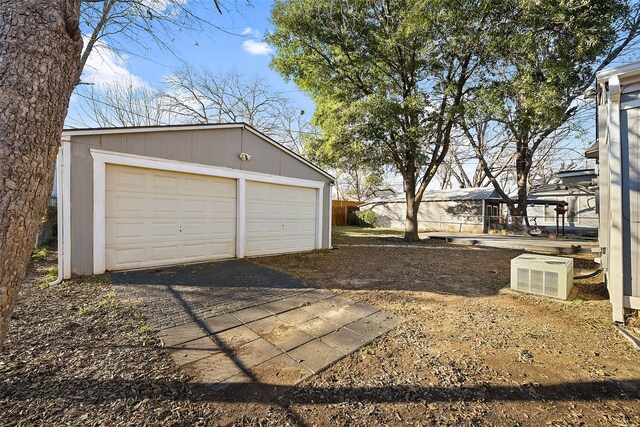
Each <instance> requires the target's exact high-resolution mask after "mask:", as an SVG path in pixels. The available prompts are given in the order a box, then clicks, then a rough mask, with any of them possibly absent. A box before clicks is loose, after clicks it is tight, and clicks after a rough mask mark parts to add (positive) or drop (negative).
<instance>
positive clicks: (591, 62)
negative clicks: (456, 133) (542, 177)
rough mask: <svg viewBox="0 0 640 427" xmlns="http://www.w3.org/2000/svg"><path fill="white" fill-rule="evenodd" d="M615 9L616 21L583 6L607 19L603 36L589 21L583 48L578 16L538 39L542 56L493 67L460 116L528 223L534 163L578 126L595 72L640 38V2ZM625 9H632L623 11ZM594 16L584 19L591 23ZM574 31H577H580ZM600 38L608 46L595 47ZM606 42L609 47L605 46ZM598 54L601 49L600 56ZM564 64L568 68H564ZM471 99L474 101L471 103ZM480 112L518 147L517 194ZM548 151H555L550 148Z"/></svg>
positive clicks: (517, 214) (483, 161)
mask: <svg viewBox="0 0 640 427" xmlns="http://www.w3.org/2000/svg"><path fill="white" fill-rule="evenodd" d="M603 4H604V3H603ZM611 5H612V4H611ZM611 5H609V6H611ZM619 8H622V9H619ZM614 9H617V10H618V12H616V13H614V15H615V16H617V19H616V20H615V22H608V21H602V20H601V18H599V17H589V14H590V13H591V9H582V12H584V11H588V12H587V14H586V15H584V17H585V18H586V17H589V19H594V18H595V20H594V21H591V22H592V24H593V22H597V23H602V24H604V27H603V28H601V29H600V32H599V37H598V38H597V39H593V38H592V37H591V35H590V32H591V31H592V30H591V29H588V27H589V26H587V27H585V28H584V29H587V32H585V33H584V34H583V37H584V38H583V49H578V48H577V47H576V45H575V43H576V40H578V39H579V37H576V35H577V34H580V31H582V30H581V29H580V27H579V26H578V25H576V23H575V22H574V23H567V24H569V25H566V26H565V27H564V29H562V25H558V26H557V28H554V29H552V31H551V32H550V37H546V38H545V37H543V38H537V39H536V41H535V43H533V45H535V46H537V47H536V55H532V56H530V57H528V58H527V57H526V56H523V57H521V58H520V61H519V62H517V63H515V64H511V65H506V66H504V67H502V68H500V67H493V68H492V69H491V70H488V71H487V74H486V75H485V78H487V77H488V78H489V79H490V77H489V75H491V74H492V75H493V76H494V79H495V81H494V82H493V83H491V84H490V85H487V86H486V89H487V91H482V90H481V91H478V92H476V94H475V95H476V97H475V99H473V100H470V101H469V105H468V106H467V109H466V112H465V114H464V116H463V117H462V118H461V120H460V121H459V125H460V127H461V128H462V129H463V131H464V133H465V135H467V138H468V140H469V142H470V144H471V146H472V147H473V149H474V152H475V154H476V157H477V159H478V161H479V163H480V165H481V167H482V169H483V171H484V173H485V175H486V176H487V178H488V180H489V181H490V182H491V184H492V185H493V186H494V188H495V189H496V191H497V192H498V193H499V194H500V196H501V198H502V199H503V201H504V202H505V204H506V205H507V207H508V208H509V211H510V213H511V215H512V216H513V217H514V218H524V220H525V222H526V223H527V225H528V218H527V196H528V192H529V182H530V174H531V173H532V170H533V168H534V167H535V166H536V164H538V166H540V164H542V165H544V159H545V158H547V156H548V153H550V152H552V151H553V150H554V147H555V145H556V144H557V143H558V142H559V141H562V140H563V138H562V134H563V132H564V127H566V126H567V124H569V127H570V125H571V121H572V119H573V118H574V117H575V116H576V115H577V114H578V113H579V112H580V111H581V107H583V106H584V102H583V101H584V94H585V91H586V90H587V89H588V88H589V87H590V86H591V85H592V84H593V81H594V80H595V74H596V73H597V72H598V71H599V70H602V69H603V68H604V67H607V66H608V65H610V64H611V63H612V62H613V61H615V60H616V59H618V58H619V57H621V56H622V55H624V54H625V53H626V52H628V51H629V49H630V48H631V47H633V46H634V45H636V44H637V43H638V39H639V36H640V2H638V1H637V0H628V1H625V2H620V3H619V4H618V5H615V6H614ZM541 10H542V9H541ZM620 10H624V11H625V13H620ZM582 12H581V13H582ZM536 13H537V12H536ZM589 19H586V20H585V21H584V22H589ZM545 29H548V26H547V24H546V22H545V23H543V24H542V27H540V30H541V31H540V32H539V34H538V31H535V32H532V33H531V34H525V35H524V36H523V37H524V38H525V39H526V38H527V37H532V38H536V37H538V36H539V35H542V33H543V30H545ZM605 30H606V31H605ZM574 31H577V33H576V34H574V35H572V34H571V33H572V32H574ZM598 43H600V44H602V46H601V47H600V48H599V49H594V48H596V47H597V46H598ZM604 47H608V49H606V50H600V49H602V48H604ZM514 49H515V47H514ZM590 49H594V50H593V51H592V52H591V54H588V55H584V53H585V52H589V50H590ZM552 52H555V53H553V54H552ZM596 53H598V55H596V56H594V54H596ZM562 62H564V65H562ZM558 70H562V71H561V73H560V74H558V75H556V73H558ZM474 103H475V104H476V105H473V104H474ZM471 105H473V107H472V108H469V106H471ZM478 105H479V106H478ZM477 114H480V116H481V117H487V115H488V120H490V121H493V122H495V123H498V125H499V126H500V127H501V128H502V129H504V131H505V132H506V135H507V137H508V139H509V141H510V143H509V144H510V147H511V149H513V150H514V152H515V158H514V161H513V175H514V178H515V182H516V188H517V196H516V200H515V201H514V200H513V199H512V198H511V197H509V195H508V193H507V192H506V191H505V190H504V188H503V187H502V186H501V185H500V182H499V180H498V179H497V177H496V175H495V173H494V172H495V171H494V170H492V167H491V162H490V159H488V158H487V157H486V153H485V152H484V151H483V149H482V146H481V143H480V137H479V135H480V134H479V133H477V132H476V133H475V134H474V132H473V119H471V120H470V118H473V117H475V116H476V115H477ZM545 150H548V151H547V153H546V154H545ZM541 159H542V160H541ZM541 161H542V162H543V163H540V162H541ZM516 225H518V224H516Z"/></svg>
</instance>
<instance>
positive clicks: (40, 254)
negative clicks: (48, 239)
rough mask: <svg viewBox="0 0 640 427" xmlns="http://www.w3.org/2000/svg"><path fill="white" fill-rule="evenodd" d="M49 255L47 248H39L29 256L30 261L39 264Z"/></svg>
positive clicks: (49, 251)
mask: <svg viewBox="0 0 640 427" xmlns="http://www.w3.org/2000/svg"><path fill="white" fill-rule="evenodd" d="M50 253H51V248H50V247H49V246H40V247H39V248H36V249H35V250H34V251H33V253H32V254H31V260H32V261H33V262H40V261H42V260H43V259H45V258H46V257H48V256H49V254H50Z"/></svg>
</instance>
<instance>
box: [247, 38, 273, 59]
mask: <svg viewBox="0 0 640 427" xmlns="http://www.w3.org/2000/svg"><path fill="white" fill-rule="evenodd" d="M242 48H243V49H244V50H245V51H247V52H249V53H250V54H252V55H267V54H269V52H271V48H270V47H269V45H268V44H267V43H265V42H260V41H257V40H245V41H244V42H242Z"/></svg>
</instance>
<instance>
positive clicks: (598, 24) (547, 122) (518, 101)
mask: <svg viewBox="0 0 640 427" xmlns="http://www.w3.org/2000/svg"><path fill="white" fill-rule="evenodd" d="M517 5H518V7H517V8H515V9H514V12H513V14H511V15H510V16H509V17H508V18H509V20H510V26H509V27H507V30H509V31H508V32H507V33H505V34H504V36H503V37H502V38H501V42H500V44H499V45H498V46H497V47H498V49H499V50H500V55H499V56H500V61H499V62H498V64H497V65H498V67H497V68H494V69H491V70H489V69H484V70H482V71H483V73H482V74H481V75H480V77H481V78H482V79H483V81H481V82H480V88H481V89H480V90H478V91H477V93H476V95H477V96H475V97H474V102H475V103H476V104H480V105H481V106H480V109H484V110H485V111H488V112H489V113H491V114H492V115H493V116H494V117H495V118H496V119H498V120H504V121H507V122H509V123H511V125H512V126H510V129H511V132H512V133H513V134H514V135H513V137H514V138H515V139H521V140H526V138H527V137H528V136H529V135H531V134H532V133H535V132H538V131H540V130H542V129H547V128H549V127H554V128H555V127H558V126H560V125H561V124H562V123H564V121H565V120H566V118H567V117H566V112H567V109H568V108H569V107H570V104H571V102H572V101H573V99H574V98H575V97H576V96H577V95H579V94H581V93H582V92H583V91H584V89H585V88H586V87H587V86H588V85H589V84H591V83H592V79H593V72H594V67H595V66H596V65H597V59H598V58H599V57H602V55H604V54H606V53H607V52H608V51H609V50H610V49H611V48H612V46H613V44H614V43H615V41H616V38H617V35H618V34H617V30H618V28H617V25H618V22H619V20H620V18H621V17H623V16H625V14H626V13H627V12H628V9H627V7H626V5H625V3H624V2H622V1H615V0H614V1H604V0H595V1H560V2H558V1H552V0H536V1H531V0H527V1H525V0H521V1H519V2H517Z"/></svg>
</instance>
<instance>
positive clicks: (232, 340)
mask: <svg viewBox="0 0 640 427" xmlns="http://www.w3.org/2000/svg"><path fill="white" fill-rule="evenodd" d="M214 335H215V336H214V337H213V338H214V339H215V340H216V341H218V342H220V343H221V345H223V346H225V347H227V348H228V349H230V350H237V349H239V348H240V347H242V346H243V345H245V344H247V343H249V342H251V341H254V340H257V339H258V338H260V335H258V334H256V333H255V332H253V331H252V330H251V329H249V328H247V327H246V326H245V325H241V326H238V327H236V328H233V329H229V330H226V331H224V332H219V333H217V334H214Z"/></svg>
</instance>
